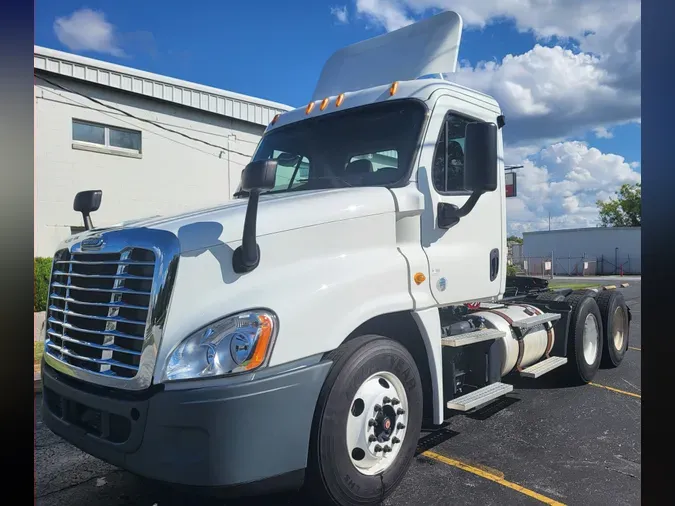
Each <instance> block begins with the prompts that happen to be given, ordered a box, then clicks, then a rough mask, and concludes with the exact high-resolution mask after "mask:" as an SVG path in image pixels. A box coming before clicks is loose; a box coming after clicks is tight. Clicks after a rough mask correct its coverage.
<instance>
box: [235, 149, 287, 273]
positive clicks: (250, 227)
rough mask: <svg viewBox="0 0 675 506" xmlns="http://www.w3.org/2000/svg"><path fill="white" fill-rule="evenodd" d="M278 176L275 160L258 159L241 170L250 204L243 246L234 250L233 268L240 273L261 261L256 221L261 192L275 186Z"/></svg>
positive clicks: (242, 188) (245, 223)
mask: <svg viewBox="0 0 675 506" xmlns="http://www.w3.org/2000/svg"><path fill="white" fill-rule="evenodd" d="M276 177H277V162H276V161H275V160H258V161H257V162H251V163H249V164H248V165H247V166H246V168H245V169H244V170H242V171H241V191H243V192H248V194H249V195H248V206H247V207H246V217H245V218H244V233H243V236H242V239H241V246H239V247H238V248H237V249H236V250H234V254H233V256H232V268H233V269H234V272H236V273H238V274H244V273H246V272H251V271H252V270H253V269H255V268H256V267H258V264H259V263H260V247H259V246H258V243H257V242H256V240H255V239H256V231H255V228H256V221H257V218H258V199H259V198H260V192H261V191H264V190H271V189H272V188H274V184H275V182H276Z"/></svg>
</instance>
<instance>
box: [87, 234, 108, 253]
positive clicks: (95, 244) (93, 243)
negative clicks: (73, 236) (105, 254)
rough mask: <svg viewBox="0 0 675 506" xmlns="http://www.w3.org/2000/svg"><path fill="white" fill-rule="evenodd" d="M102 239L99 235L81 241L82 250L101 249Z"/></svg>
mask: <svg viewBox="0 0 675 506" xmlns="http://www.w3.org/2000/svg"><path fill="white" fill-rule="evenodd" d="M103 244H104V243H103V237H101V236H100V235H97V236H94V237H87V238H86V239H85V240H84V241H82V249H88V250H92V249H101V248H102V247H103Z"/></svg>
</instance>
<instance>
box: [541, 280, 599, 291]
mask: <svg viewBox="0 0 675 506" xmlns="http://www.w3.org/2000/svg"><path fill="white" fill-rule="evenodd" d="M598 286H600V285H599V284H598V283H564V282H560V283H556V282H555V281H552V282H550V283H549V284H548V287H549V288H551V289H552V290H560V289H562V288H572V289H574V290H583V289H584V288H597V287H598Z"/></svg>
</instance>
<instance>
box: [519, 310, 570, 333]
mask: <svg viewBox="0 0 675 506" xmlns="http://www.w3.org/2000/svg"><path fill="white" fill-rule="evenodd" d="M559 319H560V314H559V313H544V314H538V315H534V316H530V317H529V318H525V319H524V320H518V321H517V322H513V325H512V327H516V328H519V329H520V330H529V329H531V328H533V327H536V326H538V325H543V324H544V323H549V322H554V321H556V320H559Z"/></svg>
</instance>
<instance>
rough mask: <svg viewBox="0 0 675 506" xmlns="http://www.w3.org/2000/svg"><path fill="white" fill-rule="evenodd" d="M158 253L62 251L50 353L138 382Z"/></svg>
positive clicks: (52, 300) (52, 299)
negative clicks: (136, 377)
mask: <svg viewBox="0 0 675 506" xmlns="http://www.w3.org/2000/svg"><path fill="white" fill-rule="evenodd" d="M156 259H157V258H156V254H155V252H154V251H153V250H152V249H145V248H136V247H129V248H125V249H124V250H122V251H121V252H118V253H107V252H106V253H87V252H82V251H73V252H71V251H69V250H61V251H59V252H58V253H57V254H56V255H55V257H54V264H53V267H52V278H51V284H50V294H49V303H48V308H47V329H46V336H45V345H46V346H45V351H46V353H47V354H48V355H50V356H51V357H53V358H55V359H57V360H58V361H60V362H62V363H64V364H68V365H69V366H71V367H74V368H76V369H79V370H84V371H90V372H92V373H95V374H99V375H106V376H112V377H118V378H125V379H129V378H134V377H135V376H136V375H137V373H138V371H139V367H140V365H141V355H142V352H143V349H144V342H145V340H146V326H147V324H148V319H149V312H150V310H151V305H152V301H151V298H152V295H153V279H154V276H155V265H156Z"/></svg>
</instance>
